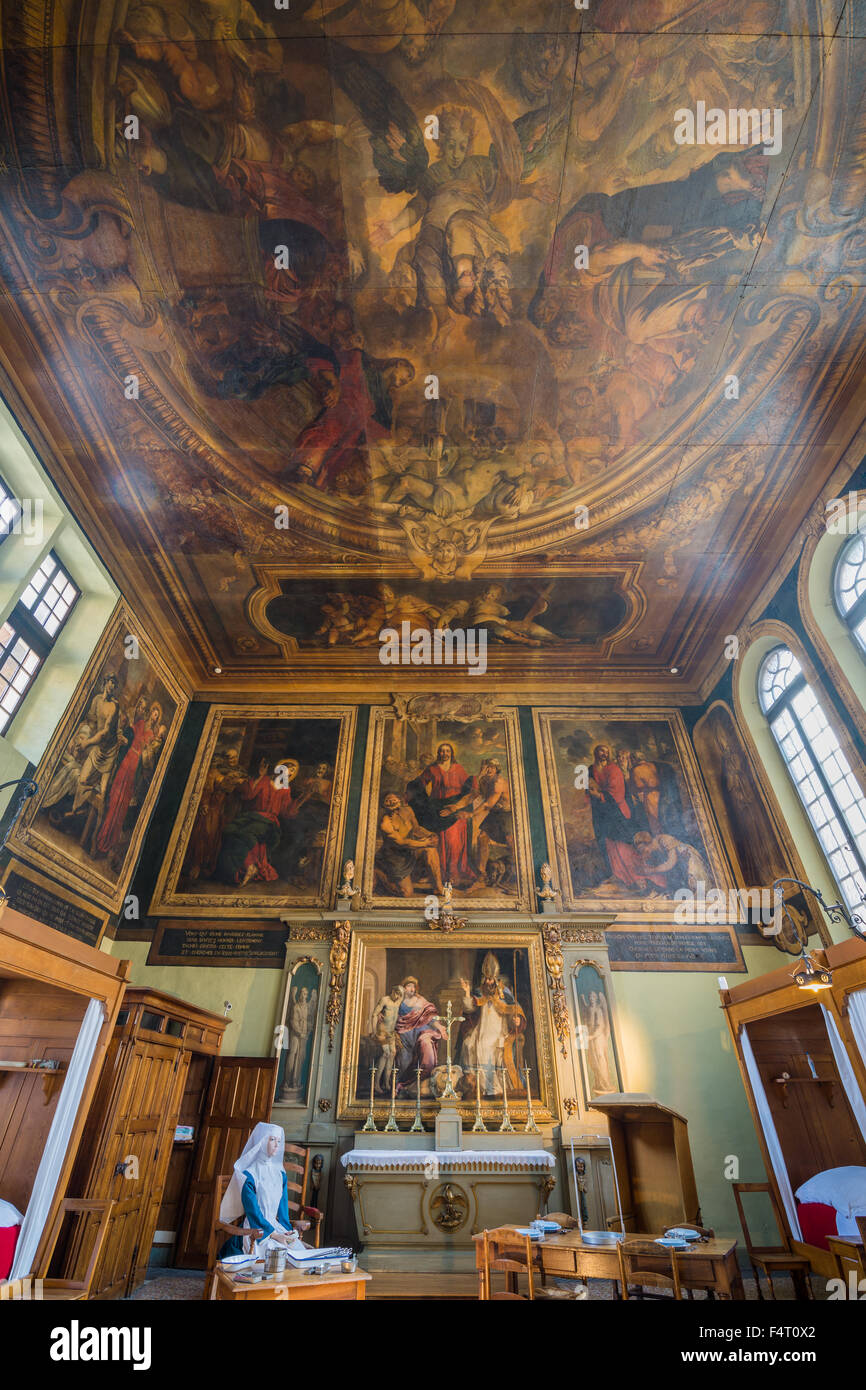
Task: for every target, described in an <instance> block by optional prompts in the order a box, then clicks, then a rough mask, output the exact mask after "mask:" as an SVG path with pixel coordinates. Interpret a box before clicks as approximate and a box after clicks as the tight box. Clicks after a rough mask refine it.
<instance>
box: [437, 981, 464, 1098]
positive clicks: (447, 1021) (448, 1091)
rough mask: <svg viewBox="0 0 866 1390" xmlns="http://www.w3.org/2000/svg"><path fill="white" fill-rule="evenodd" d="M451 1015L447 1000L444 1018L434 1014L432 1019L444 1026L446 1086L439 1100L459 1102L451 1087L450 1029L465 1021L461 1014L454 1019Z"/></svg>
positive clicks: (449, 1002)
mask: <svg viewBox="0 0 866 1390" xmlns="http://www.w3.org/2000/svg"><path fill="white" fill-rule="evenodd" d="M452 1015H453V1010H452V1008H451V1000H450V999H449V1000H448V1008H447V1009H446V1011H445V1017H444V1018H443V1017H442V1015H441V1014H436V1015H435V1016H434V1019H433V1021H434V1023H442V1024H444V1025H445V1049H446V1064H447V1067H448V1085H447V1086H446V1087H445V1090H444V1091H443V1092H442V1096H441V1099H442V1100H459V1099H460V1097H459V1096H458V1094H457V1092H456V1091H455V1089H454V1087H453V1086H452V1085H451V1029H452V1027H453V1025H454V1024H455V1023H465V1021H466V1019H465V1015H463V1014H460V1015H459V1017H458V1018H454V1017H452Z"/></svg>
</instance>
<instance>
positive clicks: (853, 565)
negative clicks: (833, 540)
mask: <svg viewBox="0 0 866 1390" xmlns="http://www.w3.org/2000/svg"><path fill="white" fill-rule="evenodd" d="M833 600H834V602H835V604H836V612H837V613H838V614H839V617H840V618H841V619H842V621H843V623H844V624H845V626H846V627H847V628H848V631H849V632H850V633H851V636H852V637H853V638H854V641H855V642H856V644H857V646H858V647H859V648H860V651H861V652H866V531H858V532H857V534H856V535H854V536H852V537H851V539H850V540H849V541H848V542H847V543H846V544H845V545H844V546H843V547H842V549H841V551H840V552H839V558H838V560H837V561H836V573H835V575H834V577H833Z"/></svg>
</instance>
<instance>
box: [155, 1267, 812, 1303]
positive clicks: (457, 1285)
mask: <svg viewBox="0 0 866 1390" xmlns="http://www.w3.org/2000/svg"><path fill="white" fill-rule="evenodd" d="M743 1283H744V1285H745V1289H746V1298H747V1299H755V1298H757V1292H756V1289H755V1281H754V1279H744V1280H743ZM775 1289H776V1297H777V1299H778V1300H779V1301H780V1302H792V1301H793V1299H794V1286H793V1284H792V1283H791V1280H790V1279H781V1278H780V1279H776V1280H775ZM812 1290H813V1292H814V1294H815V1298H816V1299H823V1298H824V1297H825V1296H826V1295H825V1292H824V1281H823V1280H822V1279H817V1278H813V1280H812ZM203 1293H204V1275H203V1273H202V1272H201V1271H200V1270H197V1269H196V1270H177V1269H167V1270H151V1271H150V1277H149V1278H148V1279H147V1280H146V1281H145V1282H144V1283H143V1284H142V1285H141V1287H140V1288H138V1289H136V1291H135V1293H134V1294H132V1298H133V1299H135V1300H139V1299H143V1300H148V1299H153V1300H156V1301H171V1302H184V1301H189V1302H192V1301H194V1300H196V1299H201V1297H202V1295H203ZM538 1296H539V1297H540V1298H552V1299H557V1300H559V1299H562V1300H563V1301H572V1300H573V1299H574V1298H575V1287H574V1286H572V1285H569V1284H566V1282H565V1281H564V1280H563V1281H562V1284H561V1285H560V1286H557V1285H555V1284H554V1283H553V1282H549V1283H548V1285H547V1289H546V1290H544V1289H541V1290H539V1294H538ZM477 1297H478V1279H477V1276H476V1275H475V1274H471V1273H470V1274H408V1273H402V1272H400V1273H396V1272H395V1273H393V1274H392V1273H390V1272H387V1271H385V1270H382V1271H379V1272H377V1273H375V1274H374V1275H373V1278H372V1279H371V1280H370V1283H369V1284H368V1285H367V1298H368V1299H370V1298H372V1299H388V1300H391V1299H407V1298H408V1299H429V1298H445V1299H477ZM695 1297H696V1298H702V1297H703V1295H702V1294H700V1293H698V1294H696V1295H695ZM764 1297H765V1298H766V1297H767V1290H766V1287H765V1289H764ZM586 1298H588V1299H589V1300H590V1301H591V1302H592V1301H599V1300H600V1301H602V1302H604V1301H610V1300H611V1299H612V1298H613V1286H612V1284H611V1283H610V1281H609V1280H607V1279H591V1280H590V1281H589V1285H588V1289H587V1294H586Z"/></svg>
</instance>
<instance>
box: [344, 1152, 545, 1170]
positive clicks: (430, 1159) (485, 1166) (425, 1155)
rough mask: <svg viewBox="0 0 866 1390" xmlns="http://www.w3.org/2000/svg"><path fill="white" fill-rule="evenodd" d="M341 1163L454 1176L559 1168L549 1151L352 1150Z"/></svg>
mask: <svg viewBox="0 0 866 1390" xmlns="http://www.w3.org/2000/svg"><path fill="white" fill-rule="evenodd" d="M340 1162H341V1163H342V1164H343V1167H344V1168H348V1167H352V1168H357V1169H362V1170H364V1171H365V1172H368V1173H384V1172H387V1171H388V1170H389V1169H391V1168H400V1169H401V1170H402V1171H403V1172H404V1173H424V1172H426V1171H427V1170H428V1169H430V1168H431V1167H434V1166H435V1167H438V1168H447V1169H448V1171H449V1172H451V1173H496V1172H499V1173H501V1172H503V1171H505V1172H511V1173H538V1172H541V1171H542V1170H543V1169H545V1168H555V1167H556V1159H555V1158H554V1156H553V1154H551V1153H547V1151H546V1150H545V1149H350V1150H349V1152H348V1153H345V1154H343V1156H342V1158H341V1159H340Z"/></svg>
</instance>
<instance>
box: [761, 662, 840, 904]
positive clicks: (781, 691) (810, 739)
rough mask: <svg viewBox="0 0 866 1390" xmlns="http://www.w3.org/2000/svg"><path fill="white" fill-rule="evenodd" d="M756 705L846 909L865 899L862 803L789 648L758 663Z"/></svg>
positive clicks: (818, 705)
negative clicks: (767, 725)
mask: <svg viewBox="0 0 866 1390" xmlns="http://www.w3.org/2000/svg"><path fill="white" fill-rule="evenodd" d="M758 699H759V701H760V705H761V709H762V710H763V711H764V714H765V715H766V716H767V720H768V722H769V725H770V728H771V729H772V731H773V737H774V738H775V740H776V742H777V744H778V745H779V749H780V751H781V754H782V757H783V758H784V759H785V762H786V763H787V765H788V771H789V773H790V774H791V780H792V781H793V783H794V786H795V787H796V788H797V792H798V794H799V797H800V800H801V801H802V803H803V806H804V807H805V810H806V813H807V815H808V817H809V819H810V821H811V822H812V825H813V827H814V829H815V834H816V835H817V837H818V840H819V842H820V845H821V848H822V849H823V851H824V855H825V858H826V859H827V862H828V864H829V865H830V868H831V870H832V873H833V877H834V878H835V879H836V882H837V883H838V885H839V890H840V892H841V894H842V899H843V901H844V902H845V903H846V904H847V906H848V907H849V908H851V909H853V908H855V907H856V906H857V905H858V903H861V902H862V901H863V900H864V899H866V797H864V795H863V789H862V787H861V786H860V783H859V782H858V780H857V778H856V777H855V776H854V773H853V772H852V770H851V766H850V764H849V762H848V759H847V758H846V757H845V754H844V752H843V751H842V747H841V744H840V743H839V740H838V739H837V737H836V735H835V733H834V732H833V729H832V728H831V726H830V724H829V723H828V721H827V716H826V714H825V713H824V710H823V708H822V706H821V702H820V700H819V699H818V697H817V696H816V694H815V692H814V690H813V689H812V687H811V686H810V684H809V682H808V681H807V680H806V677H805V676H804V675H803V668H802V667H801V665H800V663H799V661H798V660H797V658H796V657H795V655H794V653H793V652H792V651H791V650H790V648H789V647H775V648H774V649H773V651H771V652H770V653H769V654H768V655H767V656H766V657H765V658H764V660H763V662H762V663H761V668H760V671H759V673H758Z"/></svg>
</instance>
